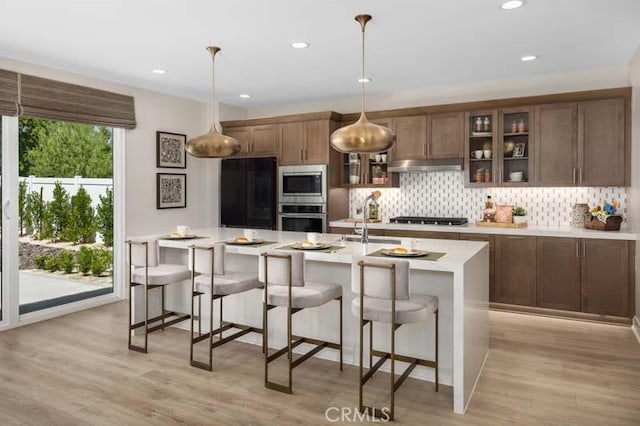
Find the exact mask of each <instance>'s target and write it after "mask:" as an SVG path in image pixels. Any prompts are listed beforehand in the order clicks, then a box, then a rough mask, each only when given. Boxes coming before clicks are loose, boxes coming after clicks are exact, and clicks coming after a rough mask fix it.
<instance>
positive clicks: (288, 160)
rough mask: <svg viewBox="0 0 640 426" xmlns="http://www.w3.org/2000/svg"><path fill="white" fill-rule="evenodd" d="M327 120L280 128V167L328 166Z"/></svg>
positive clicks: (285, 125) (299, 123)
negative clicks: (300, 165)
mask: <svg viewBox="0 0 640 426" xmlns="http://www.w3.org/2000/svg"><path fill="white" fill-rule="evenodd" d="M329 126H330V123H329V120H313V121H306V122H298V123H287V124H282V125H281V126H280V130H281V135H280V165H282V166H285V165H299V164H328V163H329V130H330V129H329Z"/></svg>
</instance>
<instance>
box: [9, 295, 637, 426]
mask: <svg viewBox="0 0 640 426" xmlns="http://www.w3.org/2000/svg"><path fill="white" fill-rule="evenodd" d="M490 319H491V352H490V355H489V358H488V361H487V364H486V366H485V370H484V373H483V374H482V377H481V379H480V381H479V383H478V387H477V389H476V392H475V395H474V397H473V400H472V401H471V404H470V407H469V410H468V411H467V414H466V415H464V416H461V415H456V414H453V412H452V411H451V410H452V407H451V405H452V400H451V389H450V388H448V387H446V386H443V387H442V388H441V392H440V393H434V392H433V385H432V384H431V383H427V382H421V381H418V380H413V379H409V380H407V382H406V383H405V384H404V385H403V387H402V388H401V389H400V391H399V392H398V393H397V394H396V418H397V420H396V423H397V424H412V425H427V424H428V425H436V424H441V425H467V424H471V425H501V424H518V425H520V424H532V425H534V424H535V425H541V424H546V425H572V424H575V425H638V424H640V345H639V344H638V342H637V341H636V340H635V338H634V336H633V334H632V332H631V330H630V329H629V328H626V327H620V326H610V325H603V324H591V323H581V322H576V321H569V320H559V319H551V318H542V317H535V316H528V315H521V314H511V313H503V312H491V314H490ZM126 321H127V311H126V303H124V302H122V303H116V304H112V305H108V306H103V307H100V308H95V309H91V310H87V311H84V312H79V313H76V314H72V315H68V316H65V317H62V318H58V319H54V320H50V321H46V322H42V323H39V324H34V325H30V326H26V327H22V328H19V329H14V330H10V331H6V332H3V333H0V424H2V425H13V424H38V425H40V424H42V425H76V424H99V425H116V424H117V425H124V424H128V425H138V424H140V425H147V424H154V425H155V424H216V425H217V424H221V425H225V424H228V425H241V424H270V425H275V424H277V425H288V424H291V425H294V424H322V423H328V422H326V421H325V414H324V413H325V410H326V409H327V408H329V407H334V406H335V407H354V406H355V405H356V404H357V396H358V390H357V385H356V383H357V369H356V368H355V367H352V366H346V367H345V371H344V372H342V373H340V371H339V370H338V368H337V366H336V364H334V363H331V362H328V361H323V360H319V359H311V360H309V361H307V362H305V363H304V364H303V365H301V366H300V367H298V368H297V369H296V370H295V372H294V393H295V394H294V395H284V394H280V393H278V392H274V391H269V390H266V389H265V388H264V387H263V358H262V354H261V352H260V349H259V348H258V347H255V346H250V345H245V344H242V343H230V344H227V345H225V346H223V347H222V348H220V349H219V350H217V351H216V352H214V355H215V361H214V370H215V371H214V372H212V373H209V372H206V371H202V370H199V369H195V368H192V367H190V366H189V365H188V356H189V352H188V334H187V333H186V332H184V331H180V330H176V329H170V330H166V331H164V332H157V333H154V334H152V335H151V336H150V353H149V354H147V355H145V354H140V353H136V352H131V351H129V350H127V347H126ZM201 355H202V354H201ZM285 359H286V358H285ZM281 364H283V363H281ZM273 374H274V375H273V376H272V379H274V380H277V379H278V378H281V379H282V381H284V379H285V375H284V374H285V370H284V369H283V368H282V365H280V366H277V367H276V368H275V369H274V371H273ZM378 376H379V377H377V378H376V379H375V380H374V381H373V383H372V385H371V386H369V385H368V386H369V393H368V395H369V402H371V401H372V400H375V401H386V399H385V389H386V386H387V383H388V382H387V377H388V376H386V375H385V373H381V374H379V375H378Z"/></svg>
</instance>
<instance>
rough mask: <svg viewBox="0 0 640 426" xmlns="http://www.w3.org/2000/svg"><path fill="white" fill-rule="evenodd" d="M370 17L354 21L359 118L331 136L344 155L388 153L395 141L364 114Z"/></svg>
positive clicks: (392, 133)
mask: <svg viewBox="0 0 640 426" xmlns="http://www.w3.org/2000/svg"><path fill="white" fill-rule="evenodd" d="M369 20H371V15H358V16H356V21H357V22H359V23H360V26H361V27H362V79H361V80H360V81H361V84H362V112H361V113H360V118H359V119H358V121H356V122H355V123H353V124H351V125H350V126H346V127H342V128H341V129H338V130H336V131H335V132H333V134H332V135H331V146H332V147H333V148H334V149H336V150H338V151H340V152H344V153H363V154H366V153H375V152H382V151H388V150H389V149H390V148H391V147H392V146H393V144H394V143H395V141H396V134H395V132H394V131H393V130H391V129H389V128H387V127H384V126H378V125H377V124H374V123H372V122H370V121H369V120H368V119H367V116H366V115H365V113H364V85H365V84H366V83H365V82H366V80H365V73H364V29H365V26H366V25H367V22H369Z"/></svg>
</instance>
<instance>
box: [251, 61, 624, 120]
mask: <svg viewBox="0 0 640 426" xmlns="http://www.w3.org/2000/svg"><path fill="white" fill-rule="evenodd" d="M522 65H523V66H527V64H522ZM529 65H530V64H529ZM327 84H331V82H330V81H329V82H327ZM628 85H629V80H628V70H627V68H626V67H623V68H607V69H599V70H593V71H586V72H585V71H583V72H573V73H563V74H550V75H544V76H540V77H534V78H527V79H518V78H514V79H512V80H499V81H483V82H481V83H477V84H472V85H464V86H455V87H442V88H426V89H416V90H411V91H407V92H397V93H387V94H383V95H377V96H376V95H375V90H376V87H375V81H373V82H372V83H371V84H368V85H367V92H369V93H370V94H371V96H367V98H366V107H365V108H366V110H367V111H376V110H385V109H394V108H408V107H416V106H424V105H439V104H449V103H458V102H471V101H480V100H488V99H503V98H514V97H520V96H535V95H544V94H551V93H559V92H577V91H581V90H594V89H606V88H612V87H624V86H628ZM247 109H248V117H250V118H257V117H271V116H277V115H284V114H298V113H305V112H317V111H337V112H341V113H344V112H356V111H359V110H360V98H348V99H334V100H329V101H325V102H313V103H307V104H298V105H281V106H256V107H251V106H248V107H247Z"/></svg>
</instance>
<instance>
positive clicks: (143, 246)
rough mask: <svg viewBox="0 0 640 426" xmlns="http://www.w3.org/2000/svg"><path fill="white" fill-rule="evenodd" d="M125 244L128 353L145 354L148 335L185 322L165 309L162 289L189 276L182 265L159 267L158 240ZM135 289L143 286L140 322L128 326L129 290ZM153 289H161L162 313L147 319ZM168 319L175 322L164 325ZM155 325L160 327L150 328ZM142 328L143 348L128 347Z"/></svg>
mask: <svg viewBox="0 0 640 426" xmlns="http://www.w3.org/2000/svg"><path fill="white" fill-rule="evenodd" d="M126 243H127V245H128V255H129V256H128V257H129V265H128V267H129V274H128V281H129V282H128V284H129V328H128V333H129V349H131V350H133V351H137V352H143V353H147V349H148V339H149V333H152V332H154V331H158V330H164V329H165V327H167V326H170V325H172V324H176V323H179V322H181V321H185V320H187V319H189V314H183V313H178V312H173V311H167V310H166V309H165V293H166V292H165V289H166V286H167V285H169V284H175V283H179V282H181V281H185V280H188V279H189V277H190V276H191V274H190V273H189V269H188V268H187V267H186V266H184V265H174V264H167V263H159V252H158V240H156V239H153V238H148V239H132V240H128V241H127V242H126ZM138 286H144V293H143V294H144V320H143V321H138V322H136V323H134V324H132V323H131V319H132V318H131V317H132V312H131V311H132V308H131V302H132V299H133V297H132V294H133V288H134V287H138ZM156 288H160V289H162V302H161V303H162V310H161V313H160V315H159V316H156V317H153V318H149V291H151V290H153V289H156ZM171 317H175V318H173V319H171V320H169V321H166V319H167V318H171ZM158 321H160V324H158V325H155V326H152V327H150V325H151V324H153V323H155V322H158ZM142 327H144V346H137V345H132V344H131V333H132V332H133V331H134V330H137V329H138V328H142Z"/></svg>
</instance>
